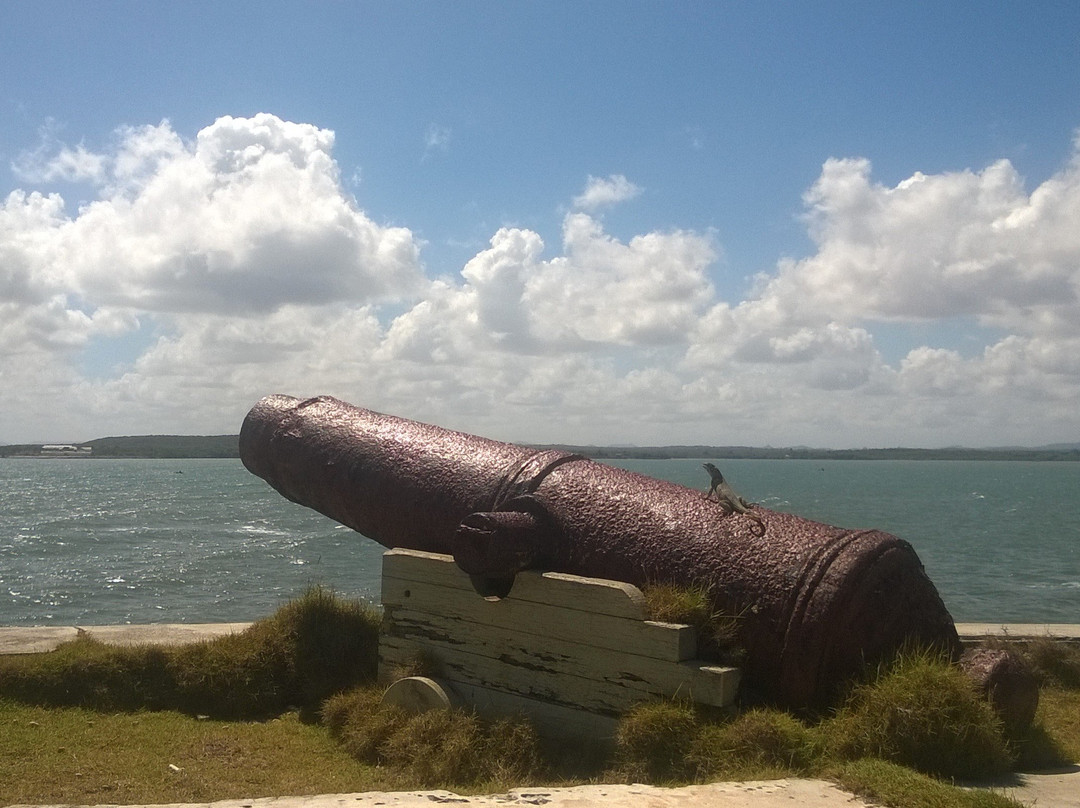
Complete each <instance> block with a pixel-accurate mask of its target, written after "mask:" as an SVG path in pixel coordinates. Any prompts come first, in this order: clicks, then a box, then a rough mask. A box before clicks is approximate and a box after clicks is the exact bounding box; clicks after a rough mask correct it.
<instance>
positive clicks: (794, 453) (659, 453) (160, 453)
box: [0, 435, 1080, 461]
mask: <svg viewBox="0 0 1080 808" xmlns="http://www.w3.org/2000/svg"><path fill="white" fill-rule="evenodd" d="M76 445H77V446H89V447H91V448H92V450H93V451H92V452H91V454H90V456H91V457H145V458H181V457H239V456H240V450H239V438H238V436H237V435H135V436H128V437H115V438H98V439H96V440H92V441H87V442H86V443H81V444H76ZM534 448H538V449H562V450H564V451H570V452H576V453H578V454H582V455H585V456H586V457H591V458H594V459H596V460H672V459H680V458H703V459H704V458H717V459H755V460H1055V461H1061V460H1065V461H1080V447H1078V446H1076V445H1073V444H1069V445H1062V446H1050V447H1039V448H1031V449H1024V448H1004V449H966V448H963V447H953V448H948V449H912V448H904V447H895V448H887V449H813V448H809V447H806V446H789V447H779V448H775V447H772V446H765V447H755V446H569V445H563V444H558V445H544V446H536V447H534ZM41 454H42V452H41V444H30V443H24V444H10V445H7V446H0V457H12V456H32V457H34V456H40V455H41Z"/></svg>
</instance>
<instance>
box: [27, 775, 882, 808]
mask: <svg viewBox="0 0 1080 808" xmlns="http://www.w3.org/2000/svg"><path fill="white" fill-rule="evenodd" d="M432 805H461V806H466V807H467V808H497V807H498V808H502V807H503V806H512V805H543V806H545V808H608V807H609V806H610V808H790V807H791V806H792V805H800V806H808V807H809V808H842V807H843V808H870V806H869V804H868V803H865V802H863V801H862V800H860V799H858V798H857V797H854V796H853V795H851V794H849V793H847V792H846V791H842V790H841V789H839V788H837V787H836V786H835V785H833V784H832V783H829V782H826V781H824V780H765V781H759V782H744V783H710V784H708V785H696V786H686V787H684V788H660V787H657V786H646V785H588V786H574V787H571V788H523V789H515V790H514V791H510V792H508V793H505V794H493V795H486V796H460V795H458V794H455V793H453V792H450V791H399V792H381V791H371V792H366V793H363V794H326V795H321V796H315V797H269V798H266V799H255V800H225V801H223V802H213V803H200V804H197V805H188V806H176V805H173V806H167V807H166V806H160V807H159V808H375V806H383V807H384V808H422V807H423V808H430V806H432ZM12 808H24V807H23V806H12ZM41 808H59V806H41ZM129 808H137V807H136V806H129ZM144 808H145V807H144Z"/></svg>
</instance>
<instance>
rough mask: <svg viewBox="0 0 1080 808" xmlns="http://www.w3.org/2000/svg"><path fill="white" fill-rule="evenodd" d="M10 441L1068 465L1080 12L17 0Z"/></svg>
mask: <svg viewBox="0 0 1080 808" xmlns="http://www.w3.org/2000/svg"><path fill="white" fill-rule="evenodd" d="M0 13H2V19H3V23H2V25H0V444H4V443H32V442H77V441H85V440H91V439H93V438H97V437H104V436H114V435H139V434H228V433H235V432H237V431H239V428H240V424H241V423H242V421H243V418H244V415H245V414H246V413H247V411H248V409H250V407H251V406H253V405H254V403H255V402H256V401H258V400H259V399H260V398H262V397H263V396H265V395H268V394H271V393H286V394H289V395H294V396H301V397H307V396H312V395H323V394H327V395H334V396H337V397H339V398H342V399H344V400H346V401H349V402H352V403H354V404H357V405H359V406H363V407H367V408H370V409H374V410H378V411H380V412H387V413H392V414H395V415H400V416H403V417H407V418H414V419H417V420H421V421H426V422H429V423H435V424H439V425H441V426H444V427H448V428H452V429H459V430H464V431H468V432H473V433H476V434H481V435H485V436H487V437H491V438H496V439H499V440H507V441H513V442H523V443H575V444H632V445H669V444H713V445H758V446H766V445H768V446H815V447H831V448H858V447H883V446H911V447H927V448H934V447H942V446H975V447H978V446H1011V445H1016V446H1041V445H1048V444H1054V443H1064V442H1077V441H1080V406H1077V404H1078V401H1080V300H1078V295H1080V4H1078V3H1075V2H1073V0H1065V2H1052V1H1051V0H1044V1H1042V2H1034V3H1033V2H1027V1H1025V2H992V1H991V2H966V1H965V0H954V1H953V2H949V3H940V2H907V3H904V2H897V3H890V4H884V3H866V2H862V1H861V0H859V1H857V2H839V1H838V2H817V1H815V0H807V2H798V3H795V2H778V1H777V2H770V1H769V0H766V1H765V2H707V3H706V2H694V1H693V0H688V1H687V2H678V3H675V2H672V3H658V2H642V1H641V0H617V2H601V1H599V0H597V1H596V2H588V0H586V2H460V3H445V2H351V3H345V2H282V1H280V0H263V2H258V3H249V2H228V3H221V2H217V0H213V2H202V1H201V0H185V2H169V3H166V2H110V0H102V2H95V3H83V2H40V3H22V2H13V1H12V0H5V1H4V2H2V3H0Z"/></svg>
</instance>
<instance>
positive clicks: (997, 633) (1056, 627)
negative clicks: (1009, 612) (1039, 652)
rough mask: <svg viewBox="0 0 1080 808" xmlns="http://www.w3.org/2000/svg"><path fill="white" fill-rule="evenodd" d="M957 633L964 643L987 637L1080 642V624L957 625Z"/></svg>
mask: <svg viewBox="0 0 1080 808" xmlns="http://www.w3.org/2000/svg"><path fill="white" fill-rule="evenodd" d="M956 632H957V634H959V635H960V639H961V640H963V641H964V642H977V641H979V640H982V639H985V638H986V637H1001V638H1003V639H1004V638H1009V639H1014V640H1015V639H1025V638H1030V637H1053V638H1054V639H1055V640H1064V641H1068V642H1080V623H957V624H956Z"/></svg>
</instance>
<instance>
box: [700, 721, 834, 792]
mask: <svg viewBox="0 0 1080 808" xmlns="http://www.w3.org/2000/svg"><path fill="white" fill-rule="evenodd" d="M691 756H692V757H693V759H694V761H695V763H696V765H697V772H698V776H699V777H704V778H709V779H713V778H716V777H724V778H741V777H742V776H743V775H742V773H743V772H748V771H749V772H760V771H762V770H766V771H771V770H776V771H778V772H783V773H784V774H810V773H811V772H812V771H813V770H814V769H815V768H816V767H817V766H818V764H819V756H820V749H819V744H818V743H817V740H816V736H815V735H814V733H813V732H812V730H811V729H810V728H809V727H807V726H806V725H805V724H803V723H802V722H801V721H799V719H797V718H796V717H795V716H793V715H791V714H790V713H786V712H783V711H781V710H772V709H752V710H749V711H747V712H745V713H743V714H742V715H739V716H738V717H736V718H735V719H734V720H733V721H731V722H729V723H726V724H710V725H705V726H704V727H702V730H701V732H700V734H699V735H698V737H697V739H696V740H695V742H694V748H693V751H692V755H691Z"/></svg>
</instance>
